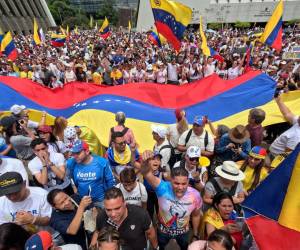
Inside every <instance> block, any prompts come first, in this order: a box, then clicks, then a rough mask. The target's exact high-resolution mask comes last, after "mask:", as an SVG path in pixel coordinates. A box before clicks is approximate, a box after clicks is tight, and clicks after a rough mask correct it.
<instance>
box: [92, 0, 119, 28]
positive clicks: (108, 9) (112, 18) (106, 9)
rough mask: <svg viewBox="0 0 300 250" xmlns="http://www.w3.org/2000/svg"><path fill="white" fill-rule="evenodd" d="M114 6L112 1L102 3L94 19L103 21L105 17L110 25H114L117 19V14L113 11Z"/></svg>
mask: <svg viewBox="0 0 300 250" xmlns="http://www.w3.org/2000/svg"><path fill="white" fill-rule="evenodd" d="M114 5H115V1H114V0H111V1H104V3H103V5H102V7H101V8H100V10H99V11H98V12H97V13H96V16H95V18H96V19H103V20H104V18H105V17H107V19H108V21H109V22H110V23H111V24H112V25H116V24H117V22H118V19H119V18H118V12H117V10H116V9H115V7H114Z"/></svg>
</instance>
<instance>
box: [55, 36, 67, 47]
mask: <svg viewBox="0 0 300 250" xmlns="http://www.w3.org/2000/svg"><path fill="white" fill-rule="evenodd" d="M65 42H66V35H65V34H55V33H52V34H51V44H52V46H54V47H62V46H64V45H65Z"/></svg>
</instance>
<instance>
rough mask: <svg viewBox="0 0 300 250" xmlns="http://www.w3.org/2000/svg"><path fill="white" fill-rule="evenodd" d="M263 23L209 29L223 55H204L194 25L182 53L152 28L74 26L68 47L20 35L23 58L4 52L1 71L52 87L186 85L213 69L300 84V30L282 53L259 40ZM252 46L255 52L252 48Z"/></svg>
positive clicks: (287, 37) (227, 75)
mask: <svg viewBox="0 0 300 250" xmlns="http://www.w3.org/2000/svg"><path fill="white" fill-rule="evenodd" d="M261 31H262V30H261V28H259V27H257V28H252V29H244V30H240V29H233V28H230V29H224V30H221V31H219V32H212V33H208V35H207V37H208V41H209V46H210V47H212V48H214V49H215V50H216V51H217V53H219V55H220V57H221V58H222V59H219V60H214V59H213V58H207V57H205V56H203V54H202V53H201V49H200V46H199V45H200V44H201V41H200V36H199V32H195V31H193V30H190V31H188V32H187V34H186V36H185V38H184V39H183V41H182V47H181V50H180V51H179V52H178V53H176V52H175V51H174V50H173V49H172V47H171V45H169V44H163V45H162V46H161V47H157V46H155V45H153V44H152V43H151V40H149V34H148V33H146V32H130V33H128V32H127V31H126V32H125V31H124V30H122V29H120V30H115V31H114V32H112V35H111V36H110V37H109V38H108V39H101V38H100V37H99V33H98V32H97V31H94V30H93V31H91V30H88V31H81V32H79V33H75V32H74V31H73V32H71V34H70V35H69V36H68V37H67V41H66V43H65V45H64V46H63V47H59V48H58V47H54V46H52V45H51V38H50V35H47V36H46V38H47V39H46V41H45V42H43V43H42V44H41V45H40V46H36V45H34V44H33V43H32V36H30V35H29V36H23V35H16V36H15V37H14V41H15V45H16V47H17V50H18V58H17V60H16V61H15V62H9V61H8V60H7V59H6V58H5V55H2V56H1V59H2V60H1V64H0V75H7V76H17V77H21V78H28V79H31V80H33V81H35V82H37V83H39V84H42V85H45V86H47V87H50V88H59V87H63V86H64V85H65V84H67V83H70V82H73V81H79V82H86V83H94V84H104V85H121V84H126V83H134V82H136V83H138V82H156V83H159V84H166V83H169V84H180V85H181V84H186V83H190V82H193V81H196V80H199V79H202V78H203V77H206V76H209V75H211V74H213V73H216V74H218V75H219V76H220V77H221V78H223V79H229V80H230V79H234V78H236V77H238V76H240V75H241V74H243V73H245V72H246V71H248V70H249V69H250V68H253V69H258V70H261V71H263V72H266V73H267V74H269V75H270V76H271V77H273V78H274V79H275V80H276V81H278V85H279V87H280V88H281V89H283V90H288V89H292V90H293V89H298V88H299V86H298V84H299V79H300V77H299V71H300V68H299V67H298V66H299V60H298V61H297V60H286V59H285V58H286V54H285V52H288V51H291V50H292V48H293V47H297V46H299V45H300V42H299V40H300V32H299V30H297V29H294V30H291V29H287V31H286V33H284V36H283V49H282V50H281V52H276V51H273V50H271V49H270V48H269V47H268V46H266V45H263V44H262V43H260V42H259V39H258V38H257V34H259V32H261ZM250 47H251V51H250V54H251V56H250V57H249V58H247V56H246V54H247V53H246V52H247V50H248V49H249V48H250Z"/></svg>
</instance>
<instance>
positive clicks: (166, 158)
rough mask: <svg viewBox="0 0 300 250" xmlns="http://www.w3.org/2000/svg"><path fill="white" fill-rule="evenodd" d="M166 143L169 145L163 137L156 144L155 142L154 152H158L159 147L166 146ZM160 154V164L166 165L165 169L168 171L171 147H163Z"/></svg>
mask: <svg viewBox="0 0 300 250" xmlns="http://www.w3.org/2000/svg"><path fill="white" fill-rule="evenodd" d="M166 145H169V142H168V140H167V139H165V141H164V142H163V143H162V144H161V145H159V146H157V144H155V146H154V151H155V152H159V151H160V149H161V148H162V147H163V146H166ZM160 154H161V155H162V159H161V166H162V167H166V170H167V171H168V172H170V166H169V164H168V162H169V160H170V157H171V149H170V148H164V149H162V150H161V151H160Z"/></svg>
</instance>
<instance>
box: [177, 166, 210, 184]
mask: <svg viewBox="0 0 300 250" xmlns="http://www.w3.org/2000/svg"><path fill="white" fill-rule="evenodd" d="M178 167H180V161H178V162H176V163H175V164H174V167H173V168H178ZM185 169H186V171H188V173H189V179H194V177H193V175H192V173H194V172H195V171H196V168H194V169H192V170H189V169H187V167H186V163H185ZM199 170H201V171H199V173H200V176H199V178H200V180H201V183H202V184H203V185H204V184H205V183H204V182H203V174H204V173H205V172H207V168H206V167H199Z"/></svg>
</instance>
